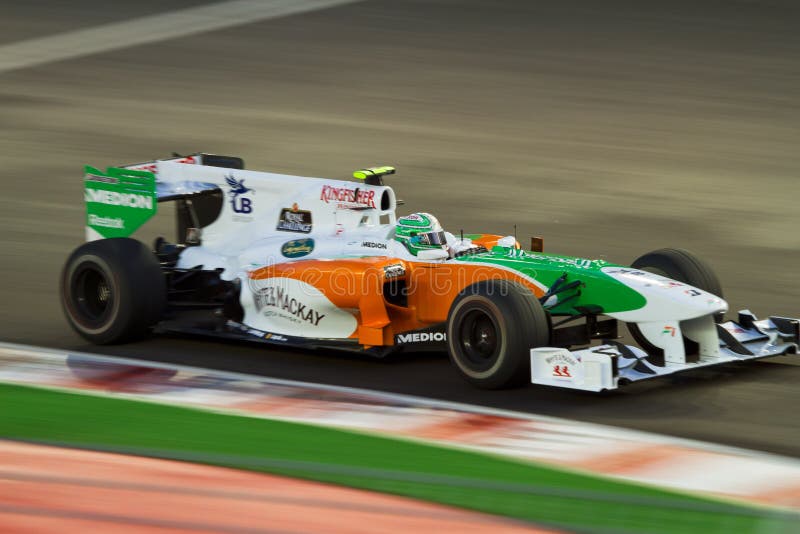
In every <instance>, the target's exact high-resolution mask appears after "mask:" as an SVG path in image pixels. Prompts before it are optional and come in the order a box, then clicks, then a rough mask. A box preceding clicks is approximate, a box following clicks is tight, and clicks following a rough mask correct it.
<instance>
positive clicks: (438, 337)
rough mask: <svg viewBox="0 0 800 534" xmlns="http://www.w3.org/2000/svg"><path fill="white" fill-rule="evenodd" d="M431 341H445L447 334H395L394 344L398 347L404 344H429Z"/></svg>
mask: <svg viewBox="0 0 800 534" xmlns="http://www.w3.org/2000/svg"><path fill="white" fill-rule="evenodd" d="M431 341H447V334H445V333H444V332H413V333H410V334H397V335H396V336H395V343H397V344H398V345H401V344H405V343H429V342H431Z"/></svg>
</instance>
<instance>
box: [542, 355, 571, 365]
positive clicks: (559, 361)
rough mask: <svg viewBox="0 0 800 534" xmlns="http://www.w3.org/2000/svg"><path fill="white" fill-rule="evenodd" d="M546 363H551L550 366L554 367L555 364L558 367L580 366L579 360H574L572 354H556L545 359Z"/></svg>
mask: <svg viewBox="0 0 800 534" xmlns="http://www.w3.org/2000/svg"><path fill="white" fill-rule="evenodd" d="M545 361H546V362H547V363H549V364H550V365H553V364H556V365H572V366H575V365H578V360H576V359H575V358H573V357H572V355H570V354H561V353H559V354H554V355H552V356H549V357H548V358H545Z"/></svg>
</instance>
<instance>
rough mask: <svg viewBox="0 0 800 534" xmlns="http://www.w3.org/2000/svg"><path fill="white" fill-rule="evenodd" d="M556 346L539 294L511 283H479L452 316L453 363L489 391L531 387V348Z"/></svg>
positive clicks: (463, 294)
mask: <svg viewBox="0 0 800 534" xmlns="http://www.w3.org/2000/svg"><path fill="white" fill-rule="evenodd" d="M549 342H550V320H549V317H548V315H547V313H546V312H545V311H544V309H543V308H542V305H541V304H540V303H539V301H538V300H537V299H536V297H535V296H534V294H533V293H532V292H531V291H530V290H529V289H528V288H527V287H525V286H523V285H521V284H518V283H516V282H511V281H508V280H487V281H484V282H478V283H475V284H473V285H471V286H469V287H467V288H466V289H464V290H463V291H462V292H461V294H460V295H459V296H458V297H457V298H456V299H455V300H454V301H453V304H452V306H451V307H450V313H449V314H448V316H447V344H448V349H449V350H448V352H449V354H450V360H451V361H452V362H453V364H454V365H455V366H456V368H457V369H458V370H459V372H460V373H461V375H462V376H463V377H464V378H465V379H466V380H467V381H468V382H470V383H472V384H473V385H475V386H477V387H479V388H483V389H501V388H509V387H514V386H520V385H522V384H525V383H528V382H530V356H529V354H530V349H531V348H533V347H541V346H545V345H547V344H548V343H549Z"/></svg>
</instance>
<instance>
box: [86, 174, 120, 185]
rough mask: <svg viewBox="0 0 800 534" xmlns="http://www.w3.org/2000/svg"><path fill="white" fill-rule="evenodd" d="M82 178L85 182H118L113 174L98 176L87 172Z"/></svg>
mask: <svg viewBox="0 0 800 534" xmlns="http://www.w3.org/2000/svg"><path fill="white" fill-rule="evenodd" d="M84 180H86V181H87V182H102V183H104V184H118V183H119V178H114V177H113V176H98V175H96V174H87V175H86V176H85V177H84Z"/></svg>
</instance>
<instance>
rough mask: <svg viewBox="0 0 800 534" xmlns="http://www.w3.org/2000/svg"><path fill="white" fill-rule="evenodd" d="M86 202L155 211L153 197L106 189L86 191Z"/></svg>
mask: <svg viewBox="0 0 800 534" xmlns="http://www.w3.org/2000/svg"><path fill="white" fill-rule="evenodd" d="M84 199H85V200H86V202H95V203H97V204H107V205H109V206H124V207H126V208H136V209H145V210H152V209H153V197H149V196H146V195H137V194H136V193H119V192H117V191H106V190H104V189H86V193H85V196H84Z"/></svg>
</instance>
